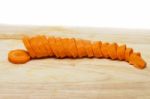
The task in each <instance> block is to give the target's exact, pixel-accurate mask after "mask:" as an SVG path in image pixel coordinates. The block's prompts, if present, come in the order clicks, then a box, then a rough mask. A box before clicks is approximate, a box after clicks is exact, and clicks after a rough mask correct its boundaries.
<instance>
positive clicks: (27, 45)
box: [22, 36, 36, 58]
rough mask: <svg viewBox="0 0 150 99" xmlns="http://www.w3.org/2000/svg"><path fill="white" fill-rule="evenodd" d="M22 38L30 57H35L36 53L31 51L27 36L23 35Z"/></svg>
mask: <svg viewBox="0 0 150 99" xmlns="http://www.w3.org/2000/svg"><path fill="white" fill-rule="evenodd" d="M22 40H23V43H24V45H25V47H26V48H27V50H28V52H29V54H30V56H31V58H35V57H36V54H35V52H34V51H33V48H32V47H31V44H30V41H29V37H27V36H25V37H23V39H22Z"/></svg>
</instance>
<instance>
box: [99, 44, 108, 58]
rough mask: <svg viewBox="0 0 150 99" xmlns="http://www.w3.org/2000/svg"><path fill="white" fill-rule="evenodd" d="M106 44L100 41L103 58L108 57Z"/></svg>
mask: <svg viewBox="0 0 150 99" xmlns="http://www.w3.org/2000/svg"><path fill="white" fill-rule="evenodd" d="M108 46H109V43H102V46H101V51H102V54H103V56H104V57H105V58H108V57H109V55H108Z"/></svg>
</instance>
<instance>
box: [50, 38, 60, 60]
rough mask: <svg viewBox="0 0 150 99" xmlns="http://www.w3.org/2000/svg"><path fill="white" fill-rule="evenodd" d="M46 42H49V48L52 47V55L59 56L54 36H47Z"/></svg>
mask: <svg viewBox="0 0 150 99" xmlns="http://www.w3.org/2000/svg"><path fill="white" fill-rule="evenodd" d="M48 42H49V44H50V46H51V49H52V51H53V53H54V55H55V56H56V57H57V58H58V57H59V53H58V51H57V44H56V40H55V38H54V37H49V38H48Z"/></svg>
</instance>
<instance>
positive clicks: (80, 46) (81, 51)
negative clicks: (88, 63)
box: [75, 39, 86, 58]
mask: <svg viewBox="0 0 150 99" xmlns="http://www.w3.org/2000/svg"><path fill="white" fill-rule="evenodd" d="M75 42H76V46H77V51H78V55H79V57H80V58H81V57H84V56H86V50H85V49H84V47H83V46H84V44H83V42H82V40H80V39H76V40H75Z"/></svg>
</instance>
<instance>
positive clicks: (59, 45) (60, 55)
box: [56, 38, 65, 58]
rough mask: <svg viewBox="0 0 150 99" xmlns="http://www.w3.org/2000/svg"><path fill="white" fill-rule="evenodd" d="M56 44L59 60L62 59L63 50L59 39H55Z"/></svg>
mask: <svg viewBox="0 0 150 99" xmlns="http://www.w3.org/2000/svg"><path fill="white" fill-rule="evenodd" d="M56 44H57V51H58V53H59V57H60V58H64V56H65V55H64V50H63V48H62V45H61V40H60V38H56Z"/></svg>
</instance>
